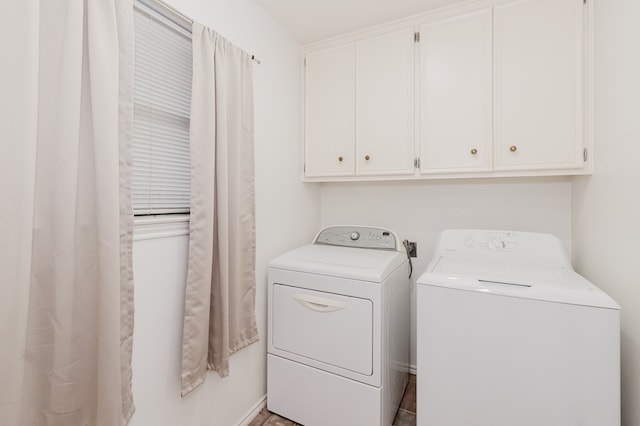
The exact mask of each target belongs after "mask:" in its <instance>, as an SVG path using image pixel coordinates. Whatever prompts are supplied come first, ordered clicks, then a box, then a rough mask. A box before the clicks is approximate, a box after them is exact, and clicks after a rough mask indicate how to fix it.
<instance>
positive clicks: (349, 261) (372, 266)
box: [269, 244, 407, 283]
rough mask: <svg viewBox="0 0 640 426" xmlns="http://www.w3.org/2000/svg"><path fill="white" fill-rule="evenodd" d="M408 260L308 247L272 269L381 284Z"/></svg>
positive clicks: (348, 249)
mask: <svg viewBox="0 0 640 426" xmlns="http://www.w3.org/2000/svg"><path fill="white" fill-rule="evenodd" d="M406 260H407V255H406V254H404V253H401V252H399V251H391V250H376V249H365V248H353V247H341V246H331V245H322V244H309V245H306V246H302V247H299V248H297V249H294V250H291V251H289V252H287V253H285V254H283V255H282V256H279V257H277V258H275V259H273V260H272V261H271V262H270V263H269V267H270V268H277V269H286V270H291V271H299V272H308V273H312V274H320V275H328V276H332V277H341V278H351V279H354V280H362V281H371V282H375V283H381V282H383V281H384V280H385V279H386V278H387V277H388V276H389V275H390V274H391V273H392V272H393V271H395V270H396V269H398V267H400V265H402V264H403V263H404V262H406Z"/></svg>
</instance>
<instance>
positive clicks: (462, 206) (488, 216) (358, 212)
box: [321, 178, 571, 367]
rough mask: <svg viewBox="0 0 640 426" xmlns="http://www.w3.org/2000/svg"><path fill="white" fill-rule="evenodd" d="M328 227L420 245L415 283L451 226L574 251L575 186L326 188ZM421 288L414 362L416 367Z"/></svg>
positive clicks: (522, 182)
mask: <svg viewBox="0 0 640 426" xmlns="http://www.w3.org/2000/svg"><path fill="white" fill-rule="evenodd" d="M321 209H322V217H321V221H322V225H323V226H326V225H333V224H361V225H374V226H382V227H386V228H390V229H392V230H394V231H396V232H397V233H398V234H399V236H400V238H401V239H408V240H410V241H417V243H418V257H417V259H414V260H413V261H414V275H413V279H412V282H413V283H415V279H416V278H417V277H418V276H420V274H422V272H424V270H425V269H426V267H427V265H428V263H429V261H430V260H431V256H432V255H433V245H434V243H435V241H436V237H437V236H438V233H439V232H440V231H442V230H443V229H447V228H479V229H508V230H517V231H530V232H545V233H551V234H554V235H556V236H557V237H558V238H560V239H561V240H562V242H563V243H564V244H565V246H566V248H567V251H568V253H570V250H571V248H570V244H571V183H570V181H569V180H568V179H567V178H538V179H531V178H523V179H494V180H488V179H487V180H475V181H471V180H456V181H454V180H451V181H421V182H397V183H348V184H344V183H341V184H323V186H322V189H321ZM415 325H416V321H415V286H414V288H413V290H412V309H411V327H412V329H411V364H412V365H413V366H414V367H415V353H416V352H415V341H416V339H415V337H416V331H415Z"/></svg>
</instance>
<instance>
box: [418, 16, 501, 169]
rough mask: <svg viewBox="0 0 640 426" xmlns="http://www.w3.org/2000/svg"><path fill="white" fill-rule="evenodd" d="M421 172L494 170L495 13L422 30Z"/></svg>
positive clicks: (422, 27)
mask: <svg viewBox="0 0 640 426" xmlns="http://www.w3.org/2000/svg"><path fill="white" fill-rule="evenodd" d="M419 45H420V46H419V53H420V106H421V109H420V130H421V132H420V147H421V150H420V155H421V165H420V166H421V167H420V169H421V171H422V173H460V172H486V171H491V166H492V123H491V96H492V94H491V87H492V81H491V78H492V77H491V51H492V50H491V9H482V10H480V11H477V12H473V13H470V14H464V15H462V16H455V17H453V18H448V19H445V20H442V21H435V22H430V23H427V24H424V25H422V26H421V27H420V43H419Z"/></svg>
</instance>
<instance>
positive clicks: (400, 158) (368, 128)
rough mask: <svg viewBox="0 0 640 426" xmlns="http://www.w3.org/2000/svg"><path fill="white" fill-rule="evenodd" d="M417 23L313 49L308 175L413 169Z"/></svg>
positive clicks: (308, 82) (308, 76) (308, 78)
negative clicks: (414, 39) (332, 45)
mask: <svg viewBox="0 0 640 426" xmlns="http://www.w3.org/2000/svg"><path fill="white" fill-rule="evenodd" d="M413 43H414V42H413V29H412V28H408V29H403V30H400V31H395V32H391V33H388V34H384V35H380V36H375V37H370V38H365V39H362V40H357V41H354V42H350V43H346V44H343V45H339V46H334V47H330V48H327V49H324V50H319V51H313V52H309V53H307V55H306V61H305V62H306V64H305V176H306V177H339V176H352V175H354V174H355V175H358V176H365V175H402V174H405V175H406V174H412V173H413V158H414V154H413V147H414V141H413V127H414V126H413V96H414V95H413V81H414V77H413V73H414V64H413V60H414V59H413V58H414V54H413V49H414V47H413Z"/></svg>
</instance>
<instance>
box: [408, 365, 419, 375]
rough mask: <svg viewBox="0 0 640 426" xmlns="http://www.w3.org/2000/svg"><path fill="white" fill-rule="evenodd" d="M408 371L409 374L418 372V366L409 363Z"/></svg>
mask: <svg viewBox="0 0 640 426" xmlns="http://www.w3.org/2000/svg"><path fill="white" fill-rule="evenodd" d="M409 373H411V374H414V375H415V374H418V368H417V367H416V366H415V365H410V366H409Z"/></svg>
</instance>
